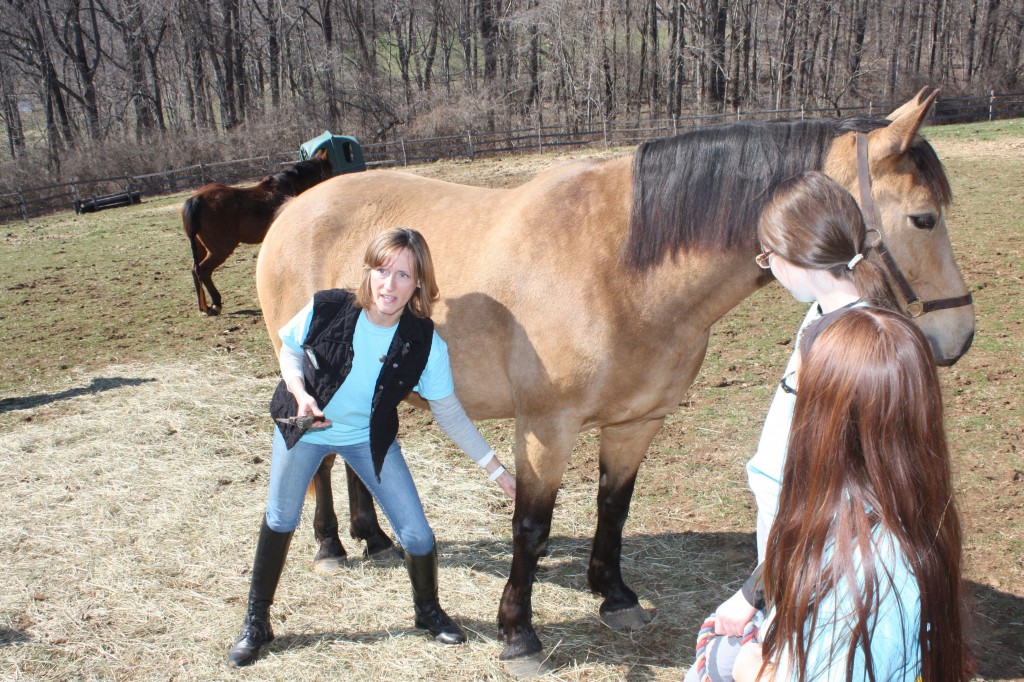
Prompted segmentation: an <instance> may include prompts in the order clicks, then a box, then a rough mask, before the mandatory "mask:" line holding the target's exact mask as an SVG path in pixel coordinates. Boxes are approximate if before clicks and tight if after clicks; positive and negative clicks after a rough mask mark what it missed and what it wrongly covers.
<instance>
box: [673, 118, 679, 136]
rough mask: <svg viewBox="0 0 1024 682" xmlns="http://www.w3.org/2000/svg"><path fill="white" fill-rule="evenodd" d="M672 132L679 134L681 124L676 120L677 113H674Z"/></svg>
mask: <svg viewBox="0 0 1024 682" xmlns="http://www.w3.org/2000/svg"><path fill="white" fill-rule="evenodd" d="M672 134H673V135H678V134H679V125H678V122H677V121H676V115H675V114H672Z"/></svg>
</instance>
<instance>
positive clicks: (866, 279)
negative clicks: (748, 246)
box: [757, 171, 899, 310]
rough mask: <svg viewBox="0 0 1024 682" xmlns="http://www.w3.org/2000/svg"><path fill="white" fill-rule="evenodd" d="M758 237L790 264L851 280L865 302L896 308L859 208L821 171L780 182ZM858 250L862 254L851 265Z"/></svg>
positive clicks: (806, 172) (896, 302) (761, 224)
mask: <svg viewBox="0 0 1024 682" xmlns="http://www.w3.org/2000/svg"><path fill="white" fill-rule="evenodd" d="M757 237H758V239H759V240H760V242H761V245H762V246H763V247H764V248H767V249H771V250H772V251H774V252H775V253H777V254H779V255H780V256H782V257H783V258H785V259H786V260H787V261H789V262H790V263H793V264H794V265H798V266H800V267H802V268H808V269H813V270H826V271H828V272H829V273H831V274H832V275H833V276H834V277H836V278H837V279H850V280H852V282H853V285H854V286H855V287H856V288H857V292H858V293H859V294H860V296H861V298H863V299H864V300H866V301H868V302H869V303H871V304H872V305H874V306H876V307H880V308H887V309H890V310H898V308H899V304H898V301H897V300H896V296H895V294H894V293H893V290H892V287H891V286H889V282H888V280H887V279H886V277H885V273H884V272H883V271H882V268H881V267H880V266H879V265H878V263H877V262H876V260H875V258H877V256H873V255H872V252H871V250H870V248H869V245H868V243H867V230H866V228H865V226H864V217H863V216H862V215H861V212H860V207H859V206H857V202H856V201H855V200H854V198H853V196H852V195H851V194H850V193H849V192H847V191H846V190H845V189H844V188H843V187H842V185H840V184H839V183H837V182H836V181H835V180H833V179H832V178H830V177H828V176H827V175H825V174H824V173H821V172H819V171H805V172H803V173H799V174H798V175H795V176H793V177H792V178H790V179H788V180H786V181H785V182H783V183H782V184H781V185H779V187H778V188H777V189H776V190H775V193H774V194H773V195H772V198H771V199H770V200H769V201H768V203H767V204H766V205H765V208H764V211H763V212H762V213H761V219H760V221H759V222H758V226H757ZM858 254H860V255H861V256H863V258H862V259H859V260H858V261H857V262H856V263H854V265H853V268H852V269H851V268H850V267H849V264H850V262H851V261H853V259H854V258H855V257H856V256H857V255H858Z"/></svg>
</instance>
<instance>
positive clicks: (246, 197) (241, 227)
mask: <svg viewBox="0 0 1024 682" xmlns="http://www.w3.org/2000/svg"><path fill="white" fill-rule="evenodd" d="M331 175H332V172H331V162H330V160H329V159H328V158H327V151H326V150H324V149H322V150H320V151H318V152H317V153H316V154H314V155H313V157H312V158H311V159H309V160H307V161H300V162H298V163H296V164H295V165H294V166H292V167H291V168H287V169H285V170H283V171H281V172H280V173H275V174H273V175H268V176H267V177H265V178H263V180H262V181H261V182H260V183H259V184H258V185H255V186H253V187H231V186H229V185H222V184H219V183H213V184H209V185H204V186H203V187H201V188H199V189H198V190H197V191H196V193H195V194H193V195H192V196H190V197H189V198H188V199H186V200H185V203H184V204H183V205H182V207H181V222H182V225H184V226H185V236H186V237H188V241H189V243H190V244H191V245H192V279H193V281H194V282H195V285H196V297H197V298H198V299H199V310H200V311H201V312H205V313H206V314H207V315H218V314H219V313H220V308H221V299H220V292H219V291H217V287H215V286H214V285H213V271H214V270H216V269H217V268H219V267H220V266H221V265H222V264H223V263H224V261H225V260H227V258H228V256H230V255H231V254H232V252H234V250H235V248H236V247H238V245H239V244H259V243H260V242H262V241H263V237H264V236H265V235H266V234H267V229H268V228H269V227H270V223H271V222H272V221H273V220H274V215H275V214H276V213H277V209H279V208H280V207H281V204H283V203H284V201H285V199H288V198H289V197H294V196H296V195H298V194H301V193H302V192H304V191H306V190H307V189H309V188H310V187H312V186H313V185H316V184H317V183H320V182H323V181H324V180H326V179H327V178H329V177H331ZM204 285H205V286H206V289H207V290H208V291H209V292H210V299H211V302H212V304H211V305H209V306H208V305H207V304H206V293H205V292H204V291H203V286H204Z"/></svg>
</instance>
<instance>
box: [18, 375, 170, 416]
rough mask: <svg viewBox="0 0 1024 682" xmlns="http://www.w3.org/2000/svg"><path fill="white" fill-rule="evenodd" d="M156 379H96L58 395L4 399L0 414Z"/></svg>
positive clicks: (47, 394)
mask: <svg viewBox="0 0 1024 682" xmlns="http://www.w3.org/2000/svg"><path fill="white" fill-rule="evenodd" d="M150 381H156V379H146V378H127V377H96V378H93V380H92V381H90V382H89V385H88V386H79V387H77V388H69V389H66V390H63V391H59V392H57V393H40V394H38V395H29V396H20V397H15V398H3V399H2V400H0V414H4V413H6V412H13V411H14V410H29V409H32V408H33V407H39V406H41V405H48V404H49V403H55V402H58V401H60V400H68V399H69V398H78V397H80V396H83V395H90V394H94V393H102V392H104V391H109V390H111V389H115V388H124V387H126V386H138V385H140V384H145V383H148V382H150Z"/></svg>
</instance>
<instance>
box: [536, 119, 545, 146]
mask: <svg viewBox="0 0 1024 682" xmlns="http://www.w3.org/2000/svg"><path fill="white" fill-rule="evenodd" d="M543 147H544V143H543V142H541V141H540V123H538V124H537V149H542V148H543Z"/></svg>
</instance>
